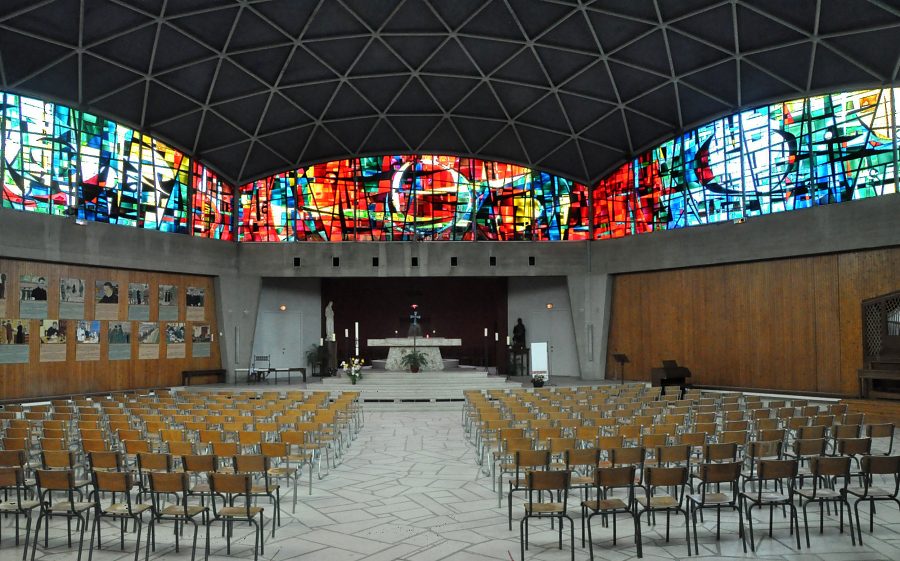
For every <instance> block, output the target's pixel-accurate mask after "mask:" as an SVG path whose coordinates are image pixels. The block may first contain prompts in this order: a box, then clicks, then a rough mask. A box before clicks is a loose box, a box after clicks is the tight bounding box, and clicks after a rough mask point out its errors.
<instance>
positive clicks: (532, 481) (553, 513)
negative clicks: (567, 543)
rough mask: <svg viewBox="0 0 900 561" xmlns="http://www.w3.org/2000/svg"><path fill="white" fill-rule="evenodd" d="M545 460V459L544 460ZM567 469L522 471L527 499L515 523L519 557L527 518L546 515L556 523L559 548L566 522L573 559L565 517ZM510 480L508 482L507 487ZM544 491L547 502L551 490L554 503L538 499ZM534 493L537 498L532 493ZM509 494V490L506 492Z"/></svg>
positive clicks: (572, 524) (572, 537)
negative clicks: (516, 523) (546, 494)
mask: <svg viewBox="0 0 900 561" xmlns="http://www.w3.org/2000/svg"><path fill="white" fill-rule="evenodd" d="M547 461H548V462H549V458H548V460H547ZM571 475H572V474H571V472H569V471H565V470H555V471H528V472H526V473H525V488H526V489H527V491H528V502H527V503H525V516H524V517H523V518H522V521H521V522H519V547H520V548H521V559H522V561H525V550H526V549H528V519H529V518H550V519H551V520H553V519H555V520H557V521H558V522H559V548H560V549H562V534H563V520H568V521H569V539H570V540H571V546H572V547H571V549H572V561H575V522H573V521H572V518H571V517H570V516H569V514H568V512H567V510H568V504H569V481H570V478H571ZM511 484H512V482H510V486H511ZM545 491H546V492H548V493H549V494H550V496H551V501H552V497H553V494H554V492H555V493H556V494H557V497H559V498H558V502H546V503H545V502H541V501H540V499H541V498H542V495H543V493H544V492H545ZM535 492H537V494H538V501H537V502H536V501H535V498H534V494H535ZM510 497H512V492H510Z"/></svg>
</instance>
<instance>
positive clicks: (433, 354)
mask: <svg viewBox="0 0 900 561" xmlns="http://www.w3.org/2000/svg"><path fill="white" fill-rule="evenodd" d="M368 346H370V347H388V356H387V365H386V366H385V369H386V370H390V371H392V372H399V371H403V370H406V368H405V367H404V366H403V364H402V363H401V362H400V361H401V360H402V359H403V357H404V356H405V355H407V354H409V353H410V352H411V351H412V350H413V348H415V349H416V350H417V351H419V352H420V353H422V354H423V355H425V360H426V364H425V365H423V366H422V370H431V371H434V370H443V369H444V357H442V356H441V347H461V346H462V339H448V338H446V337H416V338H415V339H413V338H412V337H389V338H387V339H369V340H368Z"/></svg>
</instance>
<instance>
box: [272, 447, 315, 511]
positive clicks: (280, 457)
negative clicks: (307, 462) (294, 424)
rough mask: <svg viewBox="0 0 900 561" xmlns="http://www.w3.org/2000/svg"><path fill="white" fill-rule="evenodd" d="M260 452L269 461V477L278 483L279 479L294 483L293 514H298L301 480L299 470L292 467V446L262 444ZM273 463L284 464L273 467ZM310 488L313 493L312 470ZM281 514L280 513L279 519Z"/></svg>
mask: <svg viewBox="0 0 900 561" xmlns="http://www.w3.org/2000/svg"><path fill="white" fill-rule="evenodd" d="M260 452H261V453H262V455H263V456H265V457H266V458H268V459H269V465H270V467H269V470H268V473H269V476H270V477H272V478H274V479H275V480H276V481H277V480H279V479H287V481H288V483H291V482H293V485H292V487H293V489H294V499H293V506H292V508H291V513H296V512H297V481H298V480H299V479H300V474H299V470H298V468H295V467H291V465H290V446H288V445H287V443H285V442H262V443H260ZM273 462H283V465H272V463H273ZM309 472H310V474H309V475H310V476H309V486H310V492H311V491H312V470H309ZM280 517H281V514H280V513H279V519H280Z"/></svg>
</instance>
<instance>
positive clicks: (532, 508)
mask: <svg viewBox="0 0 900 561" xmlns="http://www.w3.org/2000/svg"><path fill="white" fill-rule="evenodd" d="M525 512H527V513H529V514H549V513H556V512H565V507H564V505H563V504H562V503H532V504H528V503H525Z"/></svg>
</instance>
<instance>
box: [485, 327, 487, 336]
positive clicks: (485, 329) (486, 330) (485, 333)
mask: <svg viewBox="0 0 900 561" xmlns="http://www.w3.org/2000/svg"><path fill="white" fill-rule="evenodd" d="M484 336H485V337H487V327H485V328H484Z"/></svg>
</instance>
